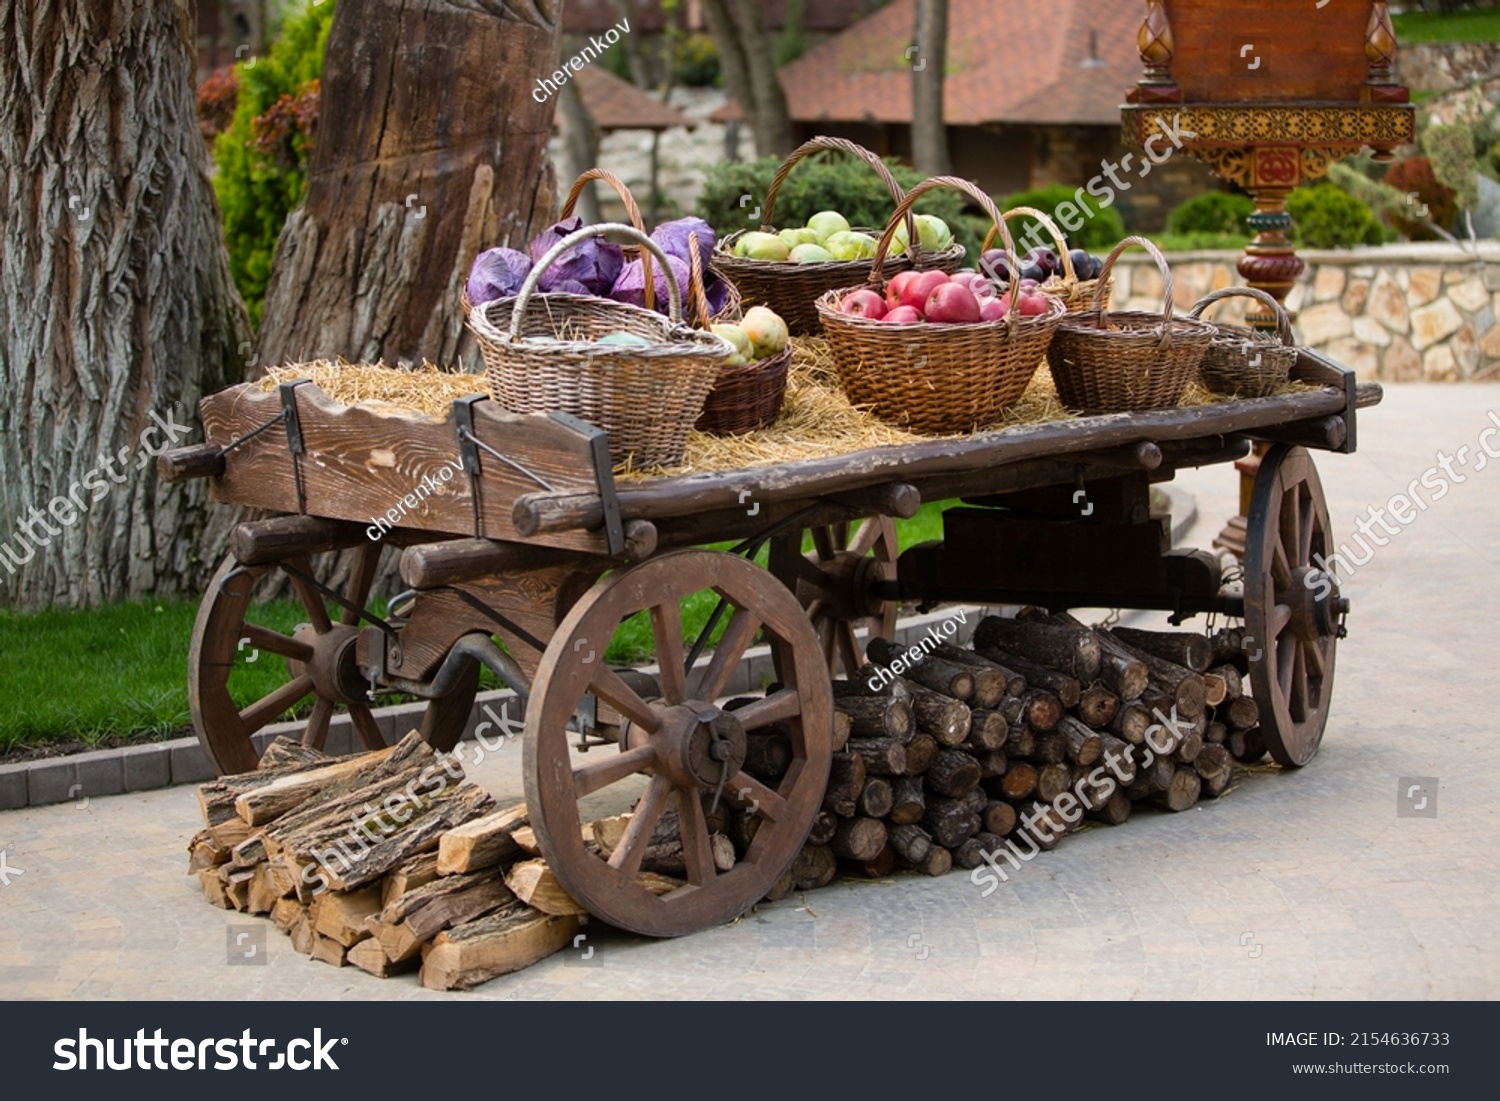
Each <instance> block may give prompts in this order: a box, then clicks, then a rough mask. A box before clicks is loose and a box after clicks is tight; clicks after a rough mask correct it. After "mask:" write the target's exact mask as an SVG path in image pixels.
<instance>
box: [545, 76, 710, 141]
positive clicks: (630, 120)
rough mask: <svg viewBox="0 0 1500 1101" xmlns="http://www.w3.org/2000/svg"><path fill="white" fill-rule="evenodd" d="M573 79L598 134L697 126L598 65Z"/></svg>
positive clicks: (674, 109)
mask: <svg viewBox="0 0 1500 1101" xmlns="http://www.w3.org/2000/svg"><path fill="white" fill-rule="evenodd" d="M573 79H574V80H576V81H578V94H579V96H581V97H582V99H583V105H584V106H585V107H587V108H588V111H589V114H591V115H593V116H594V124H595V125H596V126H598V127H599V129H601V130H670V129H672V128H673V127H675V126H688V127H691V126H696V125H697V123H696V122H694V121H693V120H692V119H690V118H688V116H687V115H684V114H683V113H682V112H681V111H679V110H678V109H677V108H675V107H671V106H668V105H667V104H665V103H663V102H662V101H661V100H659V99H657V98H656V97H655V96H653V95H649V94H648V93H646V92H643V91H641V89H639V88H637V87H636V86H635V85H634V84H631V83H630V82H629V81H627V80H621V79H620V78H619V77H617V76H615V74H614V73H612V72H610V71H609V70H607V69H601V68H600V67H599V66H598V65H590V66H588V67H587V68H584V69H580V70H579V71H578V72H577V74H576V75H575V76H574V77H573Z"/></svg>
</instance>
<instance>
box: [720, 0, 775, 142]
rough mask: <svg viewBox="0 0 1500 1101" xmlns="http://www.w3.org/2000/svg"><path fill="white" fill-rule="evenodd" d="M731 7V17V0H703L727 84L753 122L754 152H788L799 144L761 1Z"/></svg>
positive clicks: (743, 0)
mask: <svg viewBox="0 0 1500 1101" xmlns="http://www.w3.org/2000/svg"><path fill="white" fill-rule="evenodd" d="M733 6H734V15H733V16H731V15H730V11H729V4H728V3H727V0H703V16H704V19H705V21H706V22H707V23H708V33H709V34H710V35H712V36H713V40H714V45H715V46H717V47H718V50H719V63H720V65H721V66H722V67H723V71H724V83H725V84H726V85H727V86H728V88H729V92H730V94H731V95H733V96H734V98H735V100H736V101H738V103H739V105H740V112H741V113H742V114H743V115H744V116H745V120H746V121H747V122H749V124H750V129H751V132H752V133H753V134H754V137H755V152H756V155H757V156H761V157H770V156H775V157H785V156H786V155H787V154H788V153H790V152H791V151H792V148H793V145H794V144H795V142H794V137H793V131H792V119H791V115H790V114H789V113H788V111H787V106H786V93H785V92H784V91H783V90H782V87H781V81H780V79H779V78H778V77H777V75H776V59H775V57H774V56H773V53H772V50H771V43H770V41H769V39H767V38H766V32H765V26H764V24H763V23H762V22H761V16H760V8H759V5H758V4H756V3H754V2H753V0H734V5H733Z"/></svg>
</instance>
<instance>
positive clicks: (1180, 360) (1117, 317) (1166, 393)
mask: <svg viewBox="0 0 1500 1101" xmlns="http://www.w3.org/2000/svg"><path fill="white" fill-rule="evenodd" d="M1131 245H1140V246H1141V247H1142V248H1144V249H1145V250H1146V251H1147V252H1149V253H1150V254H1151V257H1152V259H1154V260H1155V261H1156V266H1157V267H1158V268H1159V269H1160V270H1161V277H1162V285H1163V287H1164V290H1163V302H1162V312H1161V315H1160V316H1158V315H1156V314H1151V313H1142V312H1138V311H1126V312H1111V311H1106V310H1104V309H1102V308H1100V302H1099V300H1100V297H1101V290H1102V289H1103V288H1105V287H1106V286H1107V285H1108V283H1109V275H1110V272H1111V270H1113V268H1114V265H1115V261H1116V260H1117V259H1118V258H1119V256H1120V254H1121V253H1122V252H1124V251H1125V250H1126V249H1127V248H1129V247H1130V246H1131ZM1099 280H1100V282H1099V286H1098V287H1096V288H1095V290H1094V305H1093V308H1092V309H1090V310H1088V311H1086V312H1083V313H1070V314H1068V315H1067V317H1065V318H1064V319H1063V323H1062V324H1061V325H1060V326H1058V329H1057V335H1056V336H1055V337H1053V339H1052V346H1051V347H1050V348H1049V349H1048V350H1047V364H1048V366H1049V367H1050V368H1051V369H1052V381H1053V382H1055V383H1056V384H1057V394H1058V397H1060V398H1061V399H1062V402H1063V404H1064V405H1066V406H1067V407H1068V408H1069V409H1073V410H1076V411H1078V412H1081V413H1088V414H1097V413H1127V412H1138V411H1141V410H1145V409H1167V408H1170V407H1172V406H1174V405H1176V404H1177V403H1178V402H1179V401H1181V400H1182V394H1183V391H1184V390H1186V389H1187V385H1188V383H1189V382H1191V381H1192V380H1193V376H1194V375H1195V374H1196V373H1197V371H1198V364H1199V362H1200V361H1201V360H1202V359H1203V353H1204V352H1205V351H1207V350H1208V343H1209V341H1210V340H1212V339H1213V335H1214V329H1213V326H1212V325H1209V324H1206V323H1205V322H1202V321H1190V320H1187V319H1184V318H1174V317H1173V316H1172V270H1171V268H1169V267H1168V266H1167V260H1166V257H1164V256H1163V255H1162V254H1161V251H1160V250H1159V249H1158V248H1157V247H1156V246H1155V245H1153V244H1152V243H1151V242H1150V241H1148V240H1146V239H1145V238H1144V237H1127V238H1125V239H1124V240H1123V241H1121V242H1120V243H1119V244H1118V245H1116V246H1115V247H1114V249H1113V251H1111V252H1110V254H1109V256H1108V257H1107V258H1106V259H1105V261H1104V270H1103V271H1102V272H1100V274H1099Z"/></svg>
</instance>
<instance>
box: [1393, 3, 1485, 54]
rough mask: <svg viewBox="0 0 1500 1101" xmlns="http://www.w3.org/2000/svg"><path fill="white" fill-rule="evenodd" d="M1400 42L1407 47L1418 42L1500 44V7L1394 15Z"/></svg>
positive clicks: (1397, 37) (1397, 36)
mask: <svg viewBox="0 0 1500 1101" xmlns="http://www.w3.org/2000/svg"><path fill="white" fill-rule="evenodd" d="M1391 21H1392V22H1393V23H1394V24H1395V26H1396V39H1397V41H1398V42H1400V43H1401V44H1402V45H1403V46H1409V45H1415V44H1416V43H1418V42H1500V8H1489V9H1487V10H1485V11H1460V12H1453V13H1452V14H1450V15H1442V14H1439V13H1437V12H1421V11H1418V12H1407V13H1405V14H1403V15H1394V16H1392V17H1391Z"/></svg>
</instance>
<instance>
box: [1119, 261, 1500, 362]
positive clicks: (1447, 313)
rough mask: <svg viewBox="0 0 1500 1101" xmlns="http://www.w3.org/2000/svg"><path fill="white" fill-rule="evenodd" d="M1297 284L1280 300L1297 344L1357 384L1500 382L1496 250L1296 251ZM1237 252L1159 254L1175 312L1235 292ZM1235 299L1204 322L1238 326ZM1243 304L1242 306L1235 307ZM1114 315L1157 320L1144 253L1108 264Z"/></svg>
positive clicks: (1153, 272) (1154, 285)
mask: <svg viewBox="0 0 1500 1101" xmlns="http://www.w3.org/2000/svg"><path fill="white" fill-rule="evenodd" d="M1298 255H1300V256H1301V257H1302V259H1303V261H1304V262H1305V263H1306V265H1307V267H1306V270H1305V271H1304V272H1303V274H1302V279H1301V280H1300V281H1299V282H1298V284H1297V285H1296V286H1295V287H1293V288H1292V290H1291V293H1290V294H1289V295H1288V296H1287V303H1286V304H1287V306H1288V307H1289V308H1290V309H1291V310H1292V311H1293V312H1294V317H1295V324H1294V326H1293V330H1294V332H1295V333H1296V336H1297V339H1298V342H1299V343H1302V344H1305V345H1307V346H1308V347H1310V348H1314V349H1316V350H1317V351H1319V352H1322V353H1323V354H1325V355H1327V356H1329V357H1330V358H1331V359H1334V360H1336V361H1338V362H1339V363H1342V364H1344V365H1345V366H1346V367H1350V368H1353V369H1354V370H1355V371H1356V372H1358V374H1359V377H1360V378H1361V379H1380V380H1387V379H1388V380H1390V381H1392V382H1406V381H1411V380H1415V379H1428V380H1431V381H1439V382H1448V381H1463V380H1474V381H1478V380H1493V381H1500V325H1497V324H1496V318H1497V317H1500V243H1497V242H1494V241H1487V242H1482V243H1481V244H1480V245H1479V246H1478V247H1477V249H1476V248H1473V247H1470V248H1460V247H1458V246H1455V245H1449V244H1446V243H1437V244H1406V245H1385V246H1381V247H1379V248H1360V249H1337V250H1328V251H1313V250H1309V251H1306V252H1299V254H1298ZM1239 256H1240V254H1239V253H1236V252H1183V253H1174V254H1170V255H1168V257H1167V259H1168V262H1169V263H1170V264H1171V267H1172V278H1173V283H1174V291H1173V297H1174V300H1175V303H1176V306H1177V308H1178V309H1179V310H1180V311H1183V312H1186V311H1187V310H1189V309H1191V308H1192V305H1193V303H1194V302H1196V301H1198V299H1199V298H1201V297H1202V296H1203V295H1205V294H1207V293H1208V292H1209V291H1210V290H1217V289H1219V288H1220V287H1228V286H1235V285H1243V283H1244V280H1243V279H1241V278H1240V276H1239V273H1238V272H1236V271H1235V263H1236V261H1238V259H1239ZM1240 301H1241V300H1235V301H1230V302H1224V303H1220V304H1217V305H1215V306H1213V307H1210V312H1209V313H1208V317H1209V319H1210V320H1213V319H1222V320H1225V321H1235V322H1237V321H1239V320H1241V318H1242V316H1243V314H1244V312H1245V310H1244V309H1243V308H1239V302H1240ZM1243 301H1244V302H1246V303H1247V304H1248V303H1249V300H1248V299H1245V300H1243ZM1112 304H1113V308H1114V309H1117V310H1118V309H1124V310H1153V311H1156V312H1160V310H1161V304H1162V280H1161V276H1160V274H1159V273H1158V272H1157V269H1156V267H1155V265H1154V264H1152V263H1151V261H1150V259H1149V258H1148V257H1146V256H1145V254H1144V253H1141V252H1139V251H1132V252H1128V253H1126V254H1125V255H1124V256H1122V257H1121V258H1120V262H1119V263H1118V264H1116V266H1115V284H1114V288H1113V298H1112Z"/></svg>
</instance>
